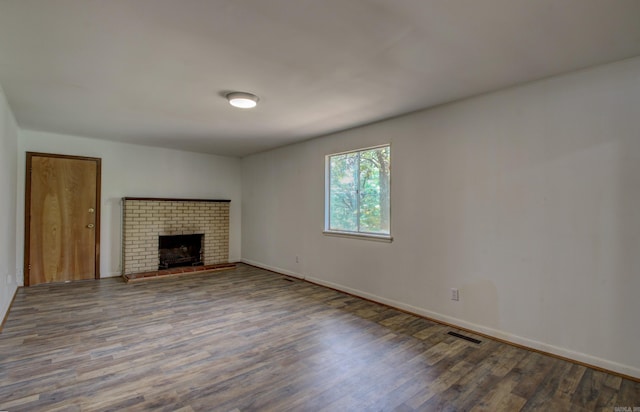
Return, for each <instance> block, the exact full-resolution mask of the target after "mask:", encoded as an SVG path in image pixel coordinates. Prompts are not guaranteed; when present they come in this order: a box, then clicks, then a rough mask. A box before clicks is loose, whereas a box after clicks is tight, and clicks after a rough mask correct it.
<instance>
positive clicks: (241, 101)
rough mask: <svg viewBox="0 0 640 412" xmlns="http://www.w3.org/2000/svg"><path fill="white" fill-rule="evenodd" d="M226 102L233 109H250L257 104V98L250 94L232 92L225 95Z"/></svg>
mask: <svg viewBox="0 0 640 412" xmlns="http://www.w3.org/2000/svg"><path fill="white" fill-rule="evenodd" d="M227 100H229V104H230V105H231V106H233V107H239V108H240V109H251V108H252V107H256V105H257V104H258V100H259V99H258V96H256V95H255V94H251V93H244V92H233V93H229V94H227Z"/></svg>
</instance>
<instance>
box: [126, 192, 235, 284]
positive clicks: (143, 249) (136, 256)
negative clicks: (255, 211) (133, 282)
mask: <svg viewBox="0 0 640 412" xmlns="http://www.w3.org/2000/svg"><path fill="white" fill-rule="evenodd" d="M122 221H123V229H122V256H123V259H122V274H123V275H128V274H132V273H140V272H149V271H157V270H158V264H159V256H158V237H159V236H167V235H191V234H203V235H204V239H203V254H204V264H205V265H212V264H219V263H228V261H229V201H228V200H189V199H147V198H130V197H129V198H127V197H125V198H123V199H122Z"/></svg>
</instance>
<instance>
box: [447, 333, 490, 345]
mask: <svg viewBox="0 0 640 412" xmlns="http://www.w3.org/2000/svg"><path fill="white" fill-rule="evenodd" d="M447 335H451V336H455V337H456V338H460V339H464V340H468V341H469V342H473V343H476V344H478V343H480V342H482V341H480V340H478V339H474V338H472V337H469V336H464V335H461V334H459V333H456V332H448V333H447Z"/></svg>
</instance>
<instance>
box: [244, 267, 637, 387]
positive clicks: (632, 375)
mask: <svg viewBox="0 0 640 412" xmlns="http://www.w3.org/2000/svg"><path fill="white" fill-rule="evenodd" d="M242 262H244V263H247V264H249V265H251V266H256V267H259V268H263V269H267V270H270V271H272V272H276V273H280V274H284V275H288V276H293V277H296V278H299V279H303V280H306V281H308V282H311V283H314V284H317V285H320V286H324V287H328V288H331V289H335V290H337V291H340V292H344V293H348V294H350V295H353V296H357V297H360V298H363V299H367V300H370V301H372V302H376V303H380V304H383V305H386V306H389V307H392V308H395V309H399V310H402V311H404V312H407V313H410V314H413V315H417V316H421V317H424V318H426V319H429V320H432V321H435V322H438V323H441V324H445V325H448V326H451V327H454V328H457V329H462V330H466V331H469V332H472V333H476V334H478V335H481V336H485V337H487V338H490V339H494V340H498V341H500V342H504V343H506V344H509V345H513V346H517V347H520V348H523V349H527V350H532V351H535V352H539V353H542V354H545V355H549V356H553V357H555V358H560V359H563V360H566V361H569V362H573V363H577V364H579V365H582V366H585V367H588V368H592V369H596V370H600V371H603V372H606V373H611V374H614V375H617V376H620V377H623V378H625V379H630V380H633V381H636V382H640V369H638V368H634V367H632V366H628V365H623V364H621V363H618V362H613V361H610V360H607V359H602V358H598V357H596V356H591V355H588V354H586V353H581V352H575V351H572V350H569V349H566V348H562V347H558V346H555V345H550V344H547V343H544V342H539V341H536V340H533V339H529V338H525V337H522V336H518V335H514V334H511V333H507V332H504V331H501V330H498V329H493V328H489V327H486V326H482V325H478V324H476V323H472V322H467V321H465V320H462V319H458V318H454V317H452V316H447V315H443V314H441V313H438V312H433V311H430V310H427V309H423V308H419V307H416V306H412V305H409V304H406V303H403V302H399V301H396V300H392V299H387V298H384V297H381V296H377V295H374V294H371V293H367V292H363V291H361V290H358V289H354V288H350V287H348V286H344V285H341V284H339V283H334V282H329V281H326V280H323V279H320V278H316V277H313V276H304V275H302V274H299V273H294V272H291V271H287V270H284V269H281V268H278V267H275V266H270V265H265V264H263V263H260V262H256V261H253V260H250V259H242Z"/></svg>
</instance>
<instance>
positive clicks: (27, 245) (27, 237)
mask: <svg viewBox="0 0 640 412" xmlns="http://www.w3.org/2000/svg"><path fill="white" fill-rule="evenodd" d="M26 154H27V162H26V163H27V167H26V170H25V194H24V267H23V271H22V276H23V282H24V286H29V261H30V258H31V230H30V228H31V171H32V170H33V168H32V161H31V160H32V158H33V157H52V158H58V159H74V160H88V161H92V162H95V163H96V206H95V209H96V212H95V223H94V224H95V231H94V233H95V251H94V254H95V267H94V272H95V278H96V279H100V192H101V191H102V190H101V187H100V182H101V181H102V159H101V158H99V157H87V156H70V155H61V154H54V153H39V152H27V153H26Z"/></svg>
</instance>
